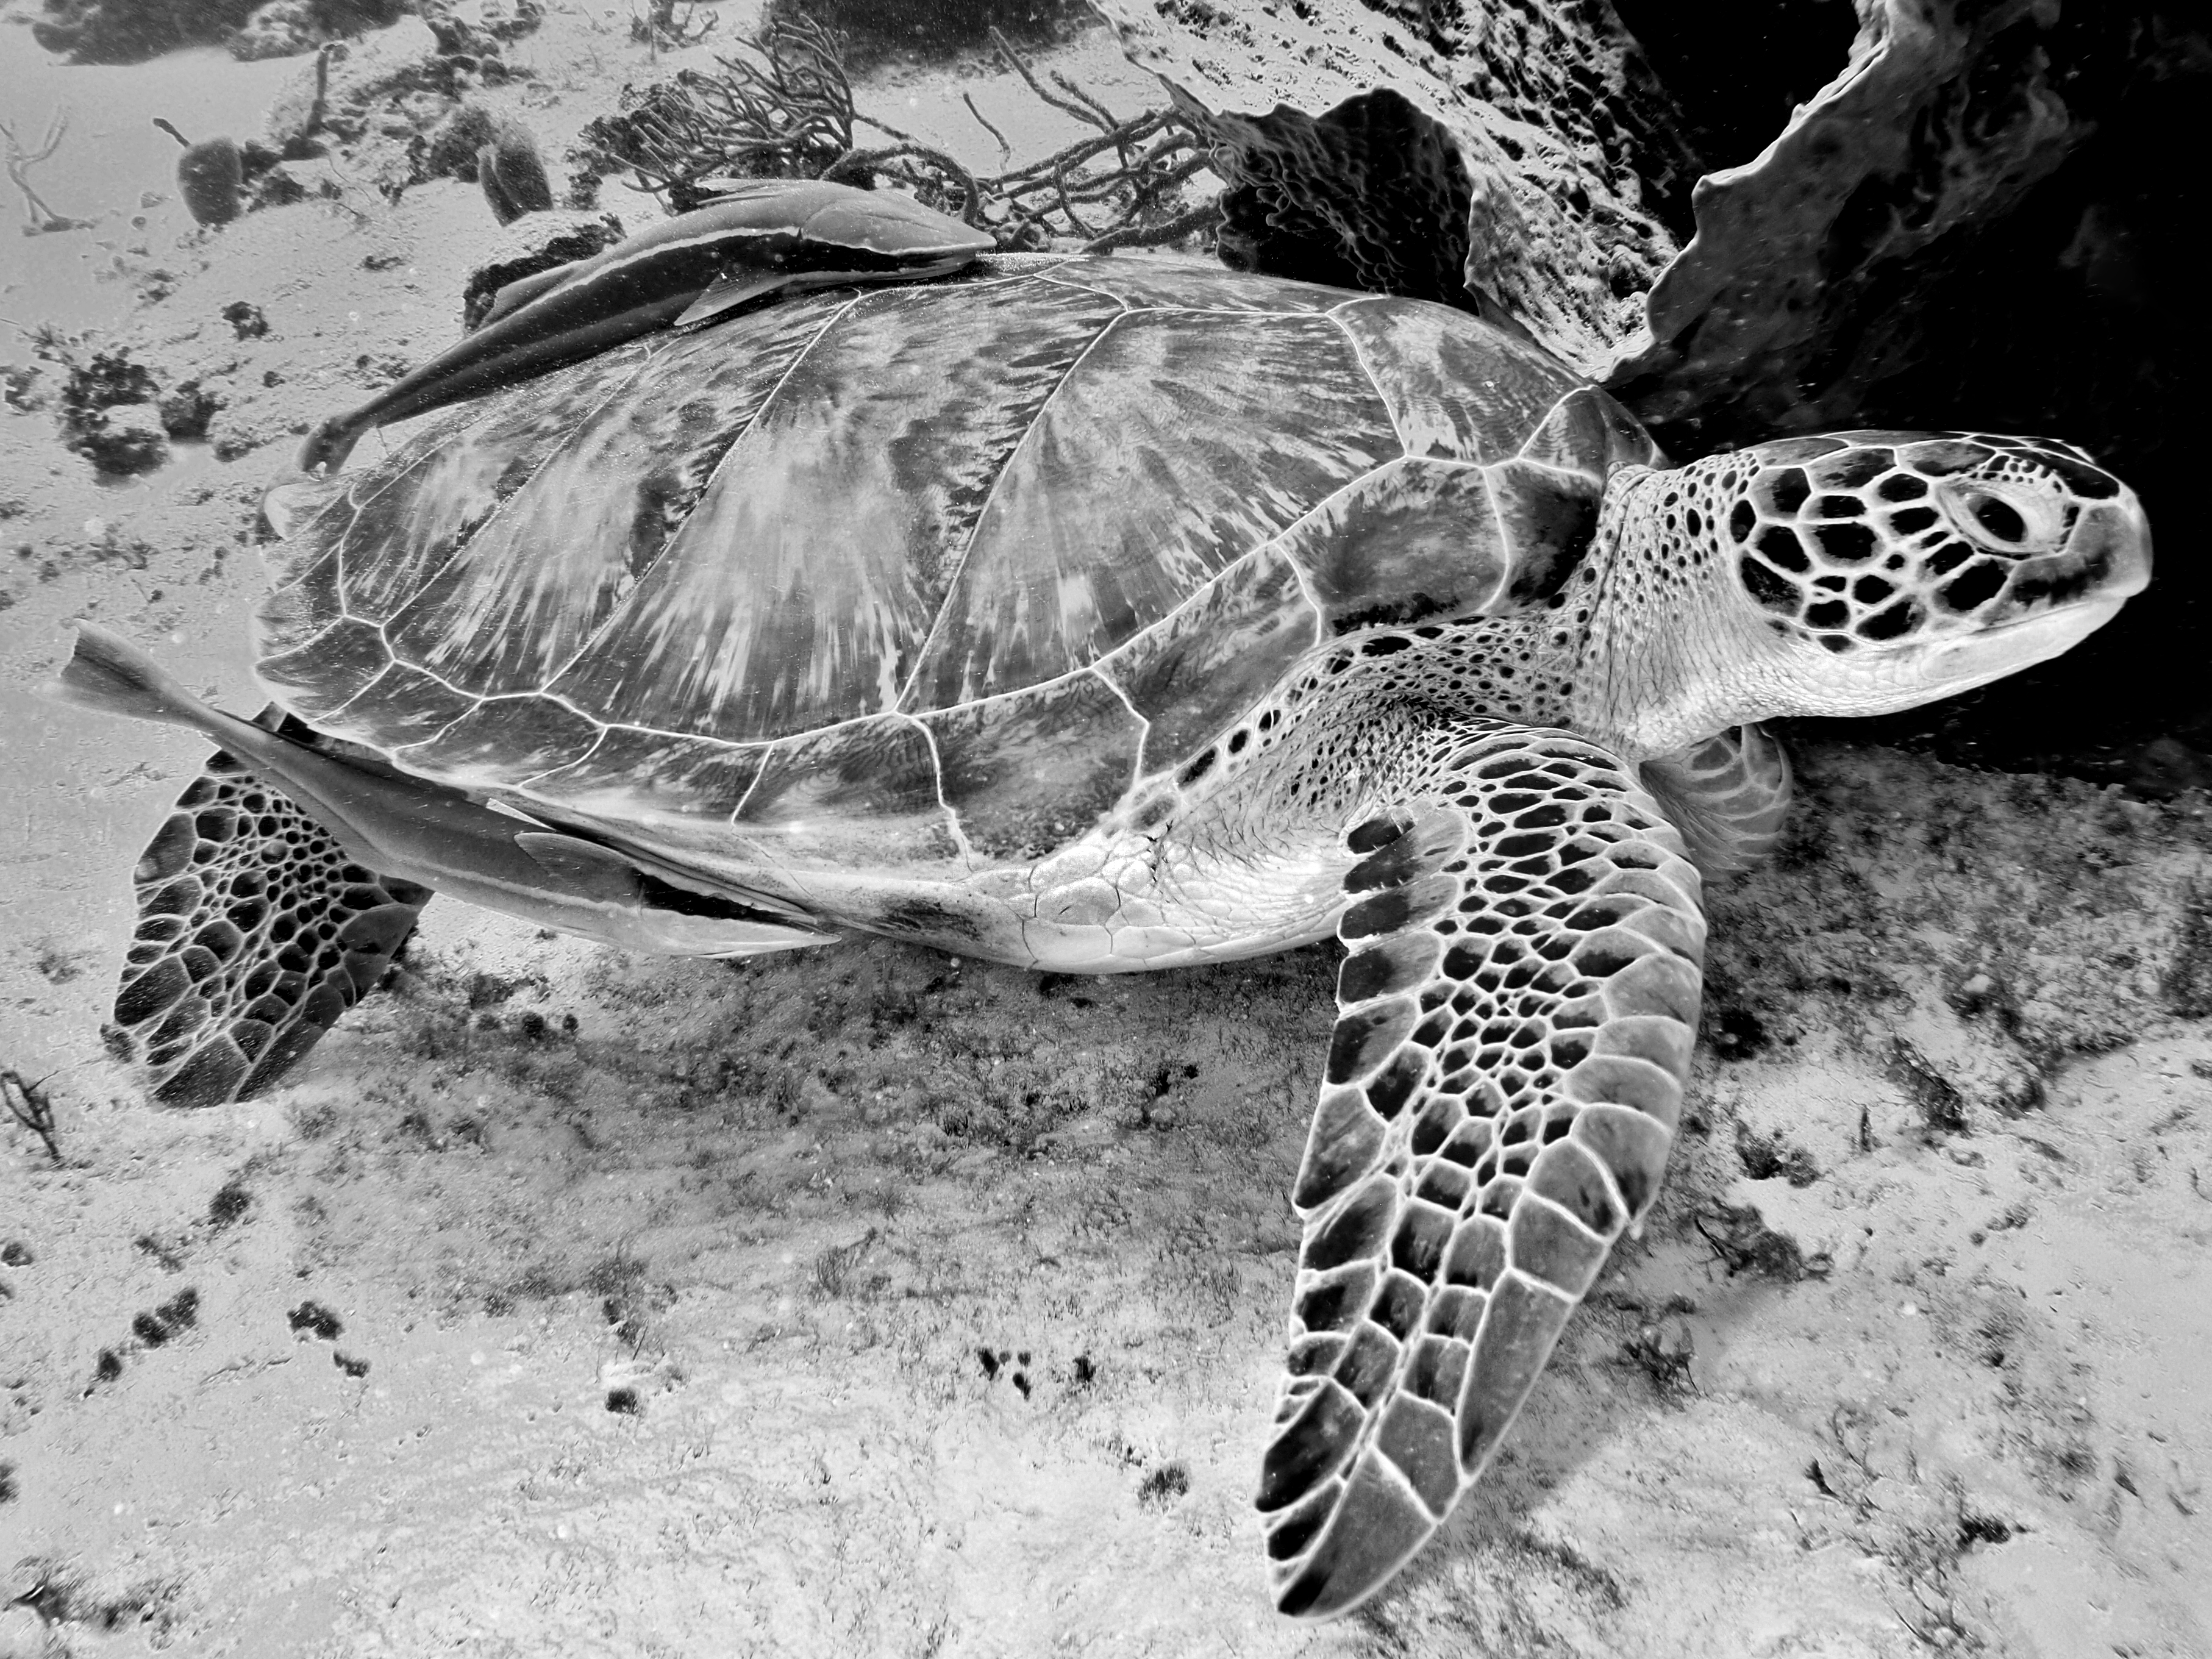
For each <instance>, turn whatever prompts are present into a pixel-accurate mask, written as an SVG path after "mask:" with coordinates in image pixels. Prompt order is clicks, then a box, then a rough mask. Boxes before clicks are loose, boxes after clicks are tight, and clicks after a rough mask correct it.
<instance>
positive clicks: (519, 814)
mask: <svg viewBox="0 0 2212 1659" xmlns="http://www.w3.org/2000/svg"><path fill="white" fill-rule="evenodd" d="M484 811H487V812H496V813H498V814H499V815H500V816H501V817H506V818H513V819H514V820H516V821H517V822H518V823H526V824H528V825H529V826H530V827H531V828H532V829H544V830H548V831H550V830H551V829H552V828H553V826H552V825H551V824H550V823H546V822H545V820H544V819H543V818H540V817H533V816H532V815H531V814H530V813H528V812H526V811H523V810H522V808H520V806H517V805H515V804H514V803H513V801H511V800H501V799H499V797H498V796H496V795H492V796H488V797H486V799H485V800H484Z"/></svg>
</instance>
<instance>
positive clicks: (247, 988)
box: [106, 750, 430, 1106]
mask: <svg viewBox="0 0 2212 1659" xmlns="http://www.w3.org/2000/svg"><path fill="white" fill-rule="evenodd" d="M135 879H136V882H137V894H138V929H137V934H136V936H135V937H134V939H133V940H132V942H131V949H130V951H129V952H128V954H127V955H126V956H125V958H124V969H123V978H122V983H121V985H120V986H119V987H118V990H117V993H116V997H115V1017H114V1023H113V1024H111V1025H110V1026H108V1027H107V1030H106V1036H107V1039H108V1042H109V1045H110V1047H111V1048H113V1049H114V1050H116V1051H117V1052H118V1054H119V1055H120V1056H121V1057H123V1058H125V1059H129V1060H136V1061H137V1062H139V1063H141V1064H143V1066H145V1068H146V1070H147V1071H148V1073H150V1075H151V1078H152V1081H153V1085H154V1095H155V1098H156V1099H159V1100H163V1101H167V1102H168V1103H171V1104H173V1105H179V1106H211V1105H216V1104H218V1103H222V1102H223V1101H227V1100H238V1099H242V1098H244V1097H246V1096H248V1095H252V1094H257V1093H258V1092H260V1091H262V1090H264V1089H266V1088H268V1087H269V1086H270V1085H271V1084H273V1083H275V1082H276V1079H278V1078H279V1077H280V1076H282V1075H283V1073H284V1071H285V1070H286V1069H287V1068H288V1067H289V1066H291V1065H292V1063H293V1062H294V1061H295V1060H298V1059H299V1058H300V1057H301V1055H302V1054H306V1053H307V1050H308V1049H310V1048H313V1047H314V1045H315V1043H316V1042H317V1040H318V1039H319V1038H320V1037H321V1036H322V1035H323V1033H324V1032H325V1031H327V1030H330V1028H331V1026H332V1025H334V1024H337V1021H338V1018H339V1017H340V1016H341V1015H343V1013H344V1012H345V1011H346V1010H347V1009H349V1008H350V1007H352V1006H353V1005H354V1004H355V1003H356V1002H358V1001H360V1000H361V999H362V997H363V996H364V995H366V994H368V991H369V990H370V988H371V987H374V985H375V984H376V982H377V981H378V980H379V979H380V978H381V977H382V976H383V975H384V973H385V971H386V969H388V968H389V967H390V966H391V965H392V957H393V956H394V955H395V954H397V952H398V950H399V947H400V946H401V945H403V944H404V943H405V942H406V939H407V936H408V934H409V933H411V932H413V931H414V927H415V922H416V917H418V916H420V915H422V907H423V905H425V904H426V903H428V902H429V899H430V889H428V888H427V887H422V886H419V885H417V884H416V883H414V882H411V881H402V880H399V879H398V878H395V877H390V876H380V875H378V874H376V873H375V872H373V871H370V870H368V869H364V868H363V867H362V866H360V865H358V864H356V863H355V862H354V861H353V860H351V859H349V857H347V855H346V853H345V849H344V848H342V847H340V846H339V845H338V843H337V841H335V840H334V839H333V838H332V837H331V835H330V833H329V832H328V831H327V830H325V829H324V828H323V827H322V825H321V824H319V823H317V822H316V821H315V820H314V819H313V818H312V817H308V816H307V814H306V813H304V812H302V811H301V810H300V809H299V807H298V806H296V805H294V804H293V802H292V801H291V800H290V799H288V798H287V797H285V796H284V795H283V794H282V793H279V792H278V791H276V790H275V789H272V788H270V787H269V786H268V785H267V784H265V783H263V782H262V781H260V780H259V779H258V778H256V777H255V776H253V775H252V774H251V773H249V772H248V771H246V769H245V768H244V767H243V766H241V765H240V763H238V761H237V760H235V759H234V757H231V756H230V755H229V754H228V753H227V752H225V751H224V750H216V753H215V754H214V755H212V756H211V757H209V760H208V763H207V766H206V767H205V769H204V770H203V771H202V772H201V774H200V775H199V776H198V777H197V778H196V779H194V780H193V781H192V783H191V786H190V787H188V788H186V789H185V792H184V793H183V794H182V795H181V796H179V798H178V800H177V805H176V809H175V810H174V811H173V812H172V813H171V814H170V815H169V817H168V820H167V822H166V823H163V824H162V826H161V829H160V831H159V832H158V833H157V834H156V835H155V837H154V839H153V841H152V842H150V843H149V845H148V847H147V848H146V852H145V854H144V856H143V857H142V858H141V859H140V860H138V869H137V875H136V878H135Z"/></svg>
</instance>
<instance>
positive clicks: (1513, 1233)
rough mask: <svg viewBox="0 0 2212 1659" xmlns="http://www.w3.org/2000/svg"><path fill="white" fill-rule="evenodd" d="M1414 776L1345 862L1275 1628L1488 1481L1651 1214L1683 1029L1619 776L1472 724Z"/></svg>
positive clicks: (1692, 893) (1663, 858)
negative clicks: (1613, 1258) (1570, 1334)
mask: <svg viewBox="0 0 2212 1659" xmlns="http://www.w3.org/2000/svg"><path fill="white" fill-rule="evenodd" d="M1428 753H1429V757H1430V758H1429V759H1428V760H1427V761H1426V762H1425V763H1422V764H1421V765H1420V766H1419V768H1418V769H1417V770H1416V773H1415V775H1414V777H1413V781H1412V784H1411V787H1409V788H1408V789H1407V791H1406V793H1404V794H1403V796H1402V797H1401V799H1400V801H1399V802H1398V803H1397V804H1396V805H1393V806H1392V807H1390V808H1389V809H1388V810H1387V811H1384V812H1382V813H1380V814H1376V815H1374V816H1371V817H1367V818H1366V819H1365V820H1364V821H1363V822H1360V823H1355V824H1354V825H1353V826H1352V829H1351V830H1350V832H1349V835H1348V838H1347V845H1348V847H1349V849H1350V850H1351V851H1352V853H1353V854H1358V855H1359V856H1360V862H1359V863H1358V864H1357V865H1355V866H1353V867H1352V870H1351V872H1350V873H1349V874H1348V875H1347V876H1346V878H1345V891H1346V897H1347V898H1348V899H1349V900H1351V901H1352V902H1351V904H1350V906H1349V908H1346V911H1345V912H1344V914H1343V916H1342V919H1341V921H1340V923H1339V926H1338V930H1337V933H1338V937H1339V938H1340V939H1341V940H1342V941H1343V942H1344V944H1345V945H1346V948H1347V949H1348V950H1349V951H1350V952H1351V954H1350V955H1349V956H1347V957H1346V958H1345V961H1344V963H1343V966H1342V969H1341V970H1340V973H1339V975H1338V979H1337V1010H1338V1012H1337V1024H1336V1032H1335V1036H1334V1041H1333V1042H1332V1043H1331V1045H1330V1048H1329V1055H1328V1070H1327V1073H1326V1076H1325V1079H1324V1081H1323V1084H1322V1096H1321V1104H1320V1108H1319V1110H1318V1111H1317V1113H1316V1116H1315V1119H1314V1125H1313V1130H1312V1133H1311V1135H1310V1138H1309V1139H1308V1140H1307V1143H1306V1152H1305V1158H1304V1164H1302V1166H1301V1168H1300V1170H1299V1173H1298V1182H1297V1190H1296V1192H1295V1193H1294V1194H1293V1201H1294V1202H1295V1203H1296V1205H1297V1208H1298V1210H1299V1212H1300V1214H1301V1215H1302V1216H1303V1218H1304V1223H1305V1238H1304V1248H1303V1249H1302V1251H1301V1253H1300V1256H1299V1262H1298V1277H1297V1299H1296V1303H1295V1307H1294V1312H1293V1315H1292V1322H1291V1353H1290V1360H1289V1365H1288V1369H1287V1375H1286V1376H1285V1382H1284V1387H1283V1392H1282V1396H1281V1403H1280V1405H1279V1408H1278V1411H1277V1416H1276V1421H1277V1424H1278V1427H1277V1430H1276V1433H1275V1438H1274V1441H1273V1443H1272V1444H1271V1445H1270V1446H1269V1447H1268V1449H1267V1460H1266V1464H1265V1468H1264V1473H1263V1474H1262V1478H1261V1491H1260V1497H1259V1506H1260V1509H1261V1515H1262V1522H1263V1525H1264V1526H1265V1528H1266V1530H1267V1553H1268V1557H1269V1565H1270V1569H1271V1574H1272V1577H1273V1581H1274V1593H1275V1599H1276V1603H1277V1605H1278V1606H1279V1607H1281V1609H1282V1610H1283V1611H1284V1612H1285V1613H1305V1614H1309V1615H1315V1616H1323V1615H1327V1614H1329V1613H1341V1612H1344V1611H1346V1609H1348V1608H1350V1607H1353V1606H1355V1605H1357V1604H1358V1602H1359V1601H1362V1600H1364V1598H1365V1597H1366V1596H1368V1595H1370V1594H1371V1593H1372V1592H1373V1591H1374V1590H1376V1589H1378V1588H1379V1587H1380V1586H1381V1585H1382V1584H1383V1583H1385V1582H1387V1581H1388V1579H1389V1577H1390V1576H1391V1575H1392V1574H1393V1573H1395V1571H1397V1570H1398V1568H1399V1567H1400V1565H1402V1564H1403V1563H1404V1562H1405V1560H1406V1559H1407V1558H1408V1557H1409V1556H1411V1555H1412V1554H1413V1552H1414V1551H1415V1550H1416V1549H1418V1548H1419V1547H1420V1546H1421V1544H1422V1543H1423V1541H1425V1540H1426V1539H1427V1538H1428V1536H1429V1534H1431V1532H1433V1531H1434V1530H1435V1529H1436V1528H1437V1527H1438V1526H1439V1525H1440V1524H1442V1522H1443V1519H1444V1517H1445V1516H1447V1515H1449V1513H1450V1512H1451V1509H1452V1506H1453V1505H1454V1504H1455V1503H1456V1502H1457V1501H1458V1498H1459V1496H1460V1494H1461V1493H1462V1492H1464V1491H1465V1490H1466V1489H1467V1488H1468V1486H1470V1485H1472V1484H1473V1483H1474V1480H1476V1479H1477V1478H1478V1477H1479V1476H1480V1474H1481V1473H1482V1471H1483V1469H1484V1468H1485V1467H1486V1465H1487V1464H1488V1463H1489V1462H1490V1459H1491V1457H1492V1455H1493V1454H1494V1453H1495V1452H1496V1450H1497V1449H1498V1443H1499V1441H1500V1439H1501V1438H1502V1437H1503V1436H1504V1432H1505V1430H1506V1428H1507V1427H1508V1425H1510V1424H1511V1422H1512V1420H1513V1419H1514V1416H1515V1414H1516V1413H1518V1412H1519V1410H1520V1408H1521V1404H1522V1401H1523V1400H1525V1399H1526V1398H1527V1396H1528V1391H1529V1389H1530V1387H1531V1386H1532V1385H1533V1384H1534V1382H1535V1380H1536V1376H1537V1374H1538V1373H1539V1372H1540V1371H1541V1370H1542V1369H1543V1366H1544V1363H1545V1361H1546V1359H1547V1358H1548V1357H1549V1356H1550V1354H1551V1351H1552V1345H1553V1342H1554V1341H1555V1340H1557V1338H1558V1336H1559V1332H1560V1330H1561V1328H1563V1327H1564V1326H1565V1323H1566V1321H1567V1316H1568V1315H1569V1314H1570V1313H1571V1311H1572V1310H1573V1309H1574V1306H1575V1304H1577V1302H1579V1301H1580V1300H1581V1299H1582V1297H1583V1293H1584V1292H1585V1291H1588V1290H1589V1285H1590V1283H1591V1281H1592V1280H1593V1279H1595V1277H1596V1275H1597V1272H1598V1268H1599V1267H1600V1266H1601V1264H1602V1263H1603V1262H1604V1261H1605V1258H1606V1255H1607V1252H1608V1251H1609V1250H1610V1249H1611V1248H1612V1246H1613V1241H1614V1240H1615V1239H1616V1238H1618V1237H1620V1234H1621V1232H1622V1231H1623V1230H1624V1229H1626V1228H1628V1227H1630V1226H1632V1225H1636V1224H1637V1223H1638V1221H1639V1220H1640V1219H1641V1218H1643V1216H1644V1212H1646V1211H1647V1210H1649V1209H1650V1206H1651V1202H1652V1200H1653V1198H1654V1196H1655V1195H1656V1193H1657V1191H1658V1188H1659V1181H1660V1176H1661V1174H1662V1170H1663V1169H1664V1168H1665V1165H1666V1161H1667V1152H1668V1146H1669V1145H1670V1143H1671V1142H1672V1139H1673V1136H1674V1123H1675V1120H1676V1118H1677V1116H1678V1115H1679V1114H1680V1109H1681V1102H1682V1085H1683V1081H1684V1079H1685V1077H1686V1074H1687V1072H1688V1068H1689V1058H1690V1045H1691V1042H1692V1036H1693V1033H1694V1031H1695V1028H1696V1024H1697V1014H1698V999H1699V984H1700V978H1699V960H1700V957H1701V956H1702V953H1703V950H1704V943H1705V922H1704V918H1703V915H1702V914H1701V912H1700V910H1699V900H1698V890H1699V889H1698V874H1697V871H1696V870H1695V869H1694V868H1693V867H1692V865H1691V864H1690V862H1689V860H1687V859H1686V857H1685V856H1684V849H1683V843H1682V840H1681V837H1680V835H1678V834H1677V833H1676V832H1675V831H1674V829H1673V828H1672V827H1671V826H1670V825H1669V824H1668V822H1667V820H1666V819H1665V818H1664V817H1662V815H1661V813H1660V811H1659V809H1658V807H1657V805H1656V803H1655V802H1654V800H1653V799H1652V798H1651V797H1650V795H1648V794H1646V793H1644V792H1643V791H1642V790H1641V789H1639V788H1638V787H1636V786H1635V784H1634V782H1633V779H1634V777H1635V773H1634V770H1633V769H1632V768H1629V767H1627V766H1626V765H1624V764H1623V763H1620V761H1618V760H1616V759H1615V758H1614V757H1613V756H1611V755H1610V754H1608V753H1607V751H1606V750H1603V749H1601V748H1600V747H1598V746H1597V745H1595V744H1590V743H1589V742H1586V741H1584V740H1583V739H1582V738H1576V737H1572V736H1570V735H1569V734H1567V733H1565V732H1546V731H1536V730H1532V729H1530V728H1528V727H1527V726H1515V725H1509V724H1505V723H1503V722H1498V721H1489V720H1484V721H1478V722H1474V723H1473V724H1471V725H1468V726H1455V727H1454V728H1452V730H1451V731H1450V732H1449V733H1448V734H1446V736H1445V738H1444V739H1443V741H1442V742H1441V743H1440V744H1438V745H1437V747H1435V748H1432V749H1431V750H1429V751H1428Z"/></svg>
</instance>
